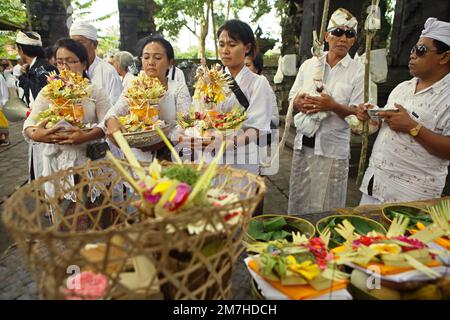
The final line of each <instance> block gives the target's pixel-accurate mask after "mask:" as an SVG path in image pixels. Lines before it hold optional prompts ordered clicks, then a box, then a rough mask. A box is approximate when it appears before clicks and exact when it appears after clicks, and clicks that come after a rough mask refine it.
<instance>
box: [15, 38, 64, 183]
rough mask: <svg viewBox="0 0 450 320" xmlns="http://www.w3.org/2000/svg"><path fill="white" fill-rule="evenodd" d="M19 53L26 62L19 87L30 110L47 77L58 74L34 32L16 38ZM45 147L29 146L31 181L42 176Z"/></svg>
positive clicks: (34, 144)
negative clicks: (46, 57)
mask: <svg viewBox="0 0 450 320" xmlns="http://www.w3.org/2000/svg"><path fill="white" fill-rule="evenodd" d="M16 45H17V51H18V53H19V56H20V59H21V60H22V61H23V62H24V64H23V65H22V68H21V69H20V76H19V77H18V78H19V87H21V88H22V89H23V91H24V97H25V100H26V102H27V104H28V105H29V106H30V108H33V102H34V99H36V98H37V96H38V94H39V92H40V91H41V89H42V88H43V87H45V86H46V85H47V76H48V75H49V73H50V72H52V71H55V72H58V69H56V67H55V66H53V65H51V64H49V63H48V62H47V60H46V59H45V54H44V50H43V49H42V41H41V36H40V35H39V34H38V33H36V32H33V31H26V32H22V31H19V32H18V33H17V36H16ZM42 150H43V145H42V144H40V143H32V144H30V146H29V172H30V177H29V178H30V180H34V179H37V178H39V177H40V176H41V175H42V169H43V168H42V163H41V161H40V160H39V159H40V158H41V157H42V152H43V151H42Z"/></svg>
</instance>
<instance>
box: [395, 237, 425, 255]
mask: <svg viewBox="0 0 450 320" xmlns="http://www.w3.org/2000/svg"><path fill="white" fill-rule="evenodd" d="M394 239H395V240H399V241H402V242H405V243H407V244H409V246H403V245H402V246H401V247H402V252H408V251H411V250H418V249H423V248H426V247H427V246H426V244H425V243H423V242H422V241H420V240H417V239H411V238H408V237H406V236H398V237H395V238H394Z"/></svg>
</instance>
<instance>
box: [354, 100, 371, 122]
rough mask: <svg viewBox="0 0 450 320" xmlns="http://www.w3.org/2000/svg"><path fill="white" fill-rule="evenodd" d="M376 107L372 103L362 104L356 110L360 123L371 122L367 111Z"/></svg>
mask: <svg viewBox="0 0 450 320" xmlns="http://www.w3.org/2000/svg"><path fill="white" fill-rule="evenodd" d="M373 108H374V105H373V104H370V103H360V104H359V105H358V107H357V108H356V117H357V118H358V120H360V121H366V120H369V114H368V113H367V110H370V109H373Z"/></svg>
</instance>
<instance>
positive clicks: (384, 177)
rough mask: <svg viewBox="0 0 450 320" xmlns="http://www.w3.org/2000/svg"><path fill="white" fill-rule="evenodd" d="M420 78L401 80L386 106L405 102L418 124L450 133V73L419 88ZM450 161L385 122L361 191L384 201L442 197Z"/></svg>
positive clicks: (442, 133) (436, 130)
mask: <svg viewBox="0 0 450 320" xmlns="http://www.w3.org/2000/svg"><path fill="white" fill-rule="evenodd" d="M416 85H417V78H413V79H411V80H408V81H405V82H402V83H400V84H399V85H398V86H397V87H395V89H394V90H392V92H391V94H390V95H389V99H388V102H387V105H386V108H389V109H395V106H394V103H397V104H400V105H402V106H403V107H404V108H405V109H406V110H407V111H408V113H409V114H410V116H411V117H412V118H413V119H415V120H416V121H417V122H418V123H420V124H422V125H423V126H424V127H425V128H427V129H429V130H431V131H433V132H434V133H437V134H440V135H443V136H447V137H449V136H450V73H449V74H447V75H446V76H445V77H444V78H442V79H441V80H440V81H438V82H436V83H435V84H433V85H432V86H430V87H428V88H426V89H423V90H421V91H419V92H415V91H416ZM449 164H450V161H448V160H446V159H442V158H439V157H436V156H434V155H432V154H430V153H429V152H428V151H427V150H426V149H425V148H424V147H423V146H422V145H421V144H419V143H418V142H417V141H416V140H415V139H414V138H413V137H412V136H411V135H409V134H408V133H402V132H396V131H393V130H391V129H390V128H389V126H388V125H387V124H386V123H383V124H382V127H381V129H380V132H379V133H378V137H377V139H376V141H375V145H374V147H373V150H372V155H371V157H370V162H369V167H368V168H367V170H366V174H365V175H364V179H363V182H362V185H361V188H360V190H361V191H362V192H363V193H365V194H368V184H369V181H370V179H371V178H372V177H373V190H372V197H374V198H375V199H378V200H379V201H381V202H403V201H417V200H423V199H430V198H439V197H440V196H441V194H442V190H443V189H444V187H445V180H446V177H447V173H448V166H449Z"/></svg>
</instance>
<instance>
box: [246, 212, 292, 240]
mask: <svg viewBox="0 0 450 320" xmlns="http://www.w3.org/2000/svg"><path fill="white" fill-rule="evenodd" d="M286 226H287V222H286V220H285V219H284V218H283V217H276V218H273V219H267V220H262V219H253V220H251V221H250V223H249V226H248V230H247V232H248V234H249V235H250V236H251V237H252V238H253V239H255V240H261V241H273V240H279V239H285V238H286V237H288V236H289V235H290V233H289V232H287V231H286V230H283V229H284V227H286Z"/></svg>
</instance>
